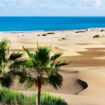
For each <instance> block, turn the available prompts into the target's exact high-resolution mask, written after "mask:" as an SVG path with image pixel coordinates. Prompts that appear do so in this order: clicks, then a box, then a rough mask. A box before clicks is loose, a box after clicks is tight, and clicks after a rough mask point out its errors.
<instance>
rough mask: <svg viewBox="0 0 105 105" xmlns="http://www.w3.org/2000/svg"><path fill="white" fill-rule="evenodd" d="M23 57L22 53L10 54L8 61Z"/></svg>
mask: <svg viewBox="0 0 105 105" xmlns="http://www.w3.org/2000/svg"><path fill="white" fill-rule="evenodd" d="M22 56H23V53H12V54H11V55H10V57H9V60H16V59H18V58H21V57H22Z"/></svg>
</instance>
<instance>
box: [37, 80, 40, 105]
mask: <svg viewBox="0 0 105 105" xmlns="http://www.w3.org/2000/svg"><path fill="white" fill-rule="evenodd" d="M37 88H38V91H37V96H36V105H41V103H40V99H41V82H40V81H39V83H38V87H37Z"/></svg>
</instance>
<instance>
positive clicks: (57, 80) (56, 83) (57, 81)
mask: <svg viewBox="0 0 105 105" xmlns="http://www.w3.org/2000/svg"><path fill="white" fill-rule="evenodd" d="M48 80H49V83H50V85H51V86H52V87H54V88H56V89H58V88H60V87H61V86H62V82H63V77H62V76H61V75H60V74H54V75H53V74H52V75H50V76H49V77H48Z"/></svg>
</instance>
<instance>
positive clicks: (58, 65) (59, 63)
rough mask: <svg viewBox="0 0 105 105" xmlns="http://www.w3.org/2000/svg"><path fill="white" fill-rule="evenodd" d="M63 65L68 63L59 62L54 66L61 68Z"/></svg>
mask: <svg viewBox="0 0 105 105" xmlns="http://www.w3.org/2000/svg"><path fill="white" fill-rule="evenodd" d="M65 65H68V63H67V62H64V61H59V62H57V63H56V64H55V66H56V67H61V66H65Z"/></svg>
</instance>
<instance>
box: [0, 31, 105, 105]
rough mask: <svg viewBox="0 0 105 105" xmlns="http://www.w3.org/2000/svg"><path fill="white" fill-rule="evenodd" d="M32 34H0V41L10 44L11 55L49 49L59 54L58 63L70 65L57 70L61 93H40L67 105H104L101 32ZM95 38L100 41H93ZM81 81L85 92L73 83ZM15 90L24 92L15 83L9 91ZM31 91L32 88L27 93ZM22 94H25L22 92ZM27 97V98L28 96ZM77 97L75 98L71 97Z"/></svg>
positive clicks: (104, 42) (104, 49) (104, 38)
mask: <svg viewBox="0 0 105 105" xmlns="http://www.w3.org/2000/svg"><path fill="white" fill-rule="evenodd" d="M43 33H44V34H46V32H34V33H13V34H2V33H0V39H4V38H8V39H9V40H11V51H20V52H23V50H22V46H25V47H27V48H29V49H30V50H31V51H33V50H34V47H36V43H37V42H39V43H40V45H43V46H45V45H47V46H51V47H52V53H56V52H62V53H63V56H62V57H61V58H60V59H58V60H62V59H63V60H65V61H68V62H70V64H69V65H68V66H65V67H63V68H61V74H62V75H63V77H64V83H63V86H62V88H61V89H59V90H58V91H57V90H54V89H52V88H51V87H50V88H49V86H48V87H44V88H43V91H47V92H50V93H52V94H54V95H57V96H60V97H62V98H64V99H65V100H66V101H67V102H68V103H69V104H70V105H104V104H105V100H104V97H105V31H103V32H101V31H100V30H98V31H95V30H92V31H85V32H79V33H77V32H76V31H59V32H54V33H55V34H47V35H46V36H43V35H42V34H43ZM95 35H99V36H100V37H97V38H93V36H95ZM78 79H80V80H83V81H85V82H86V83H87V84H88V87H87V88H86V89H85V90H82V89H83V88H82V86H81V85H80V84H79V83H78V82H77V80H78ZM12 88H13V89H16V90H21V91H25V90H26V89H25V88H24V87H22V86H18V87H17V84H16V83H15V84H14V86H13V87H12ZM33 90H35V89H34V87H32V88H31V89H28V90H27V92H28V91H29V93H31V92H30V91H33ZM24 93H25V92H24ZM29 93H28V94H29ZM76 93H79V94H78V95H75V94H76Z"/></svg>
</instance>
